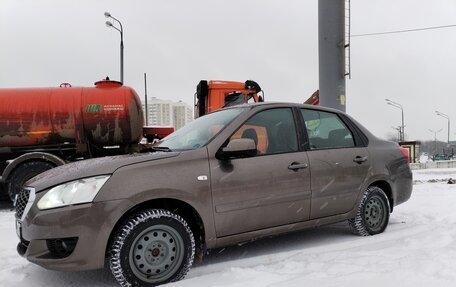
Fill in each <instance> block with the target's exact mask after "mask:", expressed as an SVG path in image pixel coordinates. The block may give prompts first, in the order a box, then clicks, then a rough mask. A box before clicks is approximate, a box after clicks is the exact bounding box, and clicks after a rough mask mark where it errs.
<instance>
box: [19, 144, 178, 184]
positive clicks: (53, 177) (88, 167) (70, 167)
mask: <svg viewBox="0 0 456 287" xmlns="http://www.w3.org/2000/svg"><path fill="white" fill-rule="evenodd" d="M177 155H179V153H178V152H160V151H157V152H153V153H136V154H131V155H120V156H107V157H101V158H94V159H88V160H81V161H77V162H73V163H69V164H65V165H62V166H58V167H56V168H53V169H51V170H48V171H46V172H43V173H41V174H39V175H37V176H35V177H34V178H32V179H30V180H29V181H27V182H26V183H25V185H26V186H30V187H33V188H35V191H36V192H40V191H42V190H44V189H47V188H50V187H53V186H56V185H59V184H62V183H64V182H69V181H72V180H77V179H80V178H86V177H91V176H96V175H102V174H112V173H114V171H116V170H117V169H118V168H120V167H123V166H126V165H131V164H136V163H141V162H145V161H151V160H157V159H164V158H170V157H175V156H177Z"/></svg>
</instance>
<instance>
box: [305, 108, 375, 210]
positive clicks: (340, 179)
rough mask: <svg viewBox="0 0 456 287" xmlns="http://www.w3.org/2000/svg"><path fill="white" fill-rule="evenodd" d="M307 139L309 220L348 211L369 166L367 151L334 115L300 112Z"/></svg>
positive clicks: (311, 111)
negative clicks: (309, 180)
mask: <svg viewBox="0 0 456 287" xmlns="http://www.w3.org/2000/svg"><path fill="white" fill-rule="evenodd" d="M301 115H302V116H303V119H304V122H305V126H306V129H307V135H308V140H309V151H308V156H309V162H310V173H311V175H312V177H311V182H312V184H311V189H312V202H311V214H310V219H315V218H321V217H326V216H331V215H337V214H342V213H345V212H348V211H350V210H351V209H352V208H353V207H354V205H355V202H356V199H357V197H358V195H359V193H360V192H361V189H362V188H363V186H364V185H365V180H366V178H367V174H368V171H369V167H370V161H369V156H368V151H367V149H366V148H365V147H364V146H363V145H362V144H361V143H360V142H359V140H358V139H357V138H356V137H355V134H354V132H353V131H352V130H350V129H349V128H348V126H347V124H346V123H344V121H343V120H342V119H341V118H340V116H339V115H338V114H336V113H331V112H326V111H320V110H312V109H301Z"/></svg>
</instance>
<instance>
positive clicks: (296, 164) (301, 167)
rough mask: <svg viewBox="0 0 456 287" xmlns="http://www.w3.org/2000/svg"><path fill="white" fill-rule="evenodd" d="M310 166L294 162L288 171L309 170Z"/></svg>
mask: <svg viewBox="0 0 456 287" xmlns="http://www.w3.org/2000/svg"><path fill="white" fill-rule="evenodd" d="M308 167H309V165H308V164H307V163H299V162H293V163H291V164H290V165H289V166H288V169H291V170H293V171H298V170H300V169H303V168H308Z"/></svg>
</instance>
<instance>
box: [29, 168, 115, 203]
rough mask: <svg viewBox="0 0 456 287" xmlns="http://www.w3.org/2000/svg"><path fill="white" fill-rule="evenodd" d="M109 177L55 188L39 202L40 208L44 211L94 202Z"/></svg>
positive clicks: (79, 181)
mask: <svg viewBox="0 0 456 287" xmlns="http://www.w3.org/2000/svg"><path fill="white" fill-rule="evenodd" d="M109 177H110V176H109V175H99V176H95V177H89V178H82V179H78V180H75V181H70V182H67V183H64V184H61V185H58V186H56V187H53V188H51V189H50V190H49V191H48V192H47V193H46V194H45V195H44V196H43V197H42V198H41V199H40V201H38V208H39V209H41V210H43V209H50V208H56V207H62V206H67V205H72V204H80V203H88V202H92V201H93V199H94V198H95V196H96V195H97V194H98V191H99V190H100V189H101V187H102V186H103V185H104V184H105V182H106V181H107V180H108V179H109Z"/></svg>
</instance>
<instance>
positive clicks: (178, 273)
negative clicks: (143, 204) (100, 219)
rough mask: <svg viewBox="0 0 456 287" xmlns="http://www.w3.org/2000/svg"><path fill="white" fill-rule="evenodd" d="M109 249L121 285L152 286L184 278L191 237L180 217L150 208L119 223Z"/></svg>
mask: <svg viewBox="0 0 456 287" xmlns="http://www.w3.org/2000/svg"><path fill="white" fill-rule="evenodd" d="M109 253H110V267H111V271H112V274H113V275H114V277H115V278H116V280H117V282H118V283H119V284H120V285H121V286H156V285H160V284H164V283H167V282H173V281H178V280H180V279H182V278H184V276H185V275H186V274H187V272H188V270H189V269H190V267H191V266H192V264H193V259H194V256H195V240H194V237H193V233H192V231H191V230H190V228H189V226H188V224H187V222H186V221H185V220H184V219H183V218H182V217H180V216H179V215H176V214H173V213H171V212H169V211H167V210H163V209H150V210H146V211H142V212H139V213H137V214H135V215H134V216H133V217H131V218H130V219H129V220H127V221H126V222H125V223H124V224H123V225H122V226H120V227H119V229H118V231H117V232H116V234H115V236H114V237H113V241H112V243H111V245H110V251H109Z"/></svg>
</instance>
